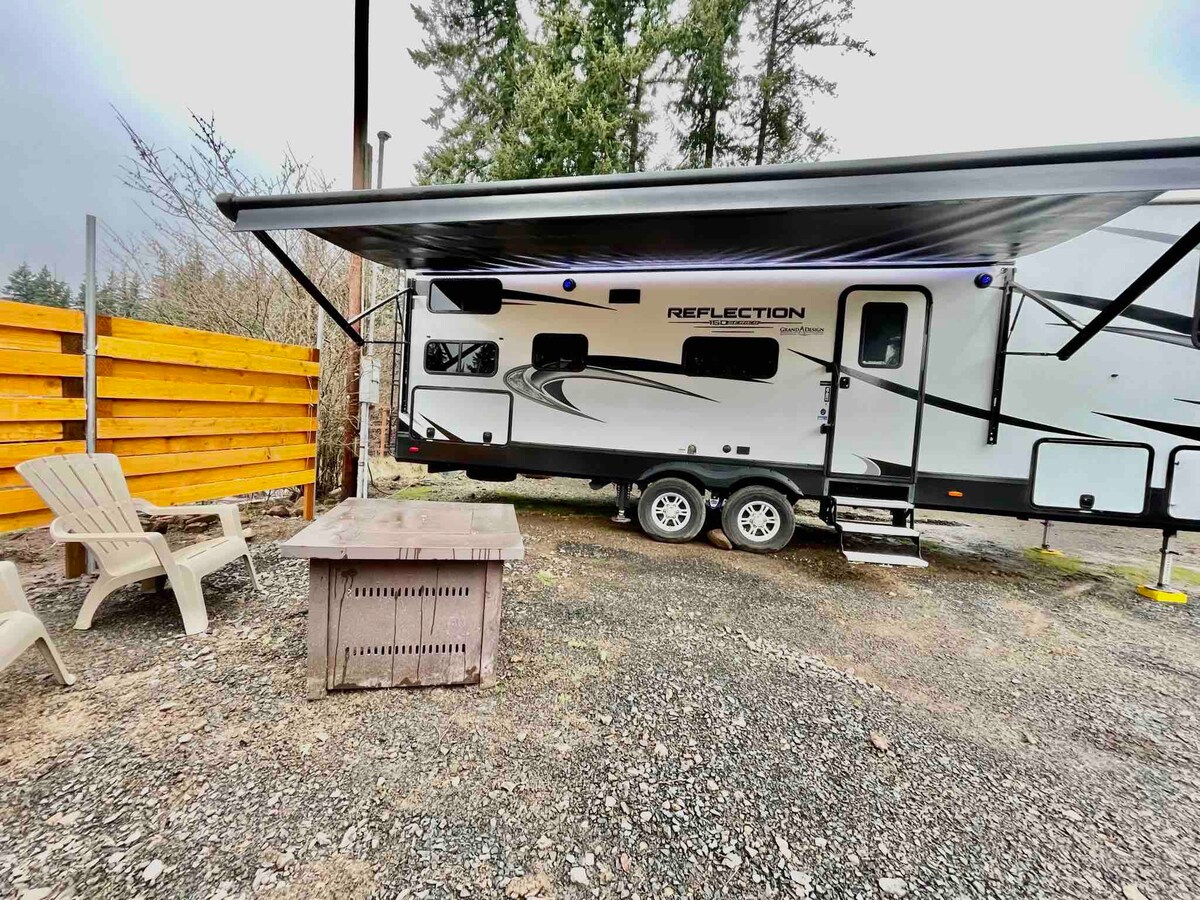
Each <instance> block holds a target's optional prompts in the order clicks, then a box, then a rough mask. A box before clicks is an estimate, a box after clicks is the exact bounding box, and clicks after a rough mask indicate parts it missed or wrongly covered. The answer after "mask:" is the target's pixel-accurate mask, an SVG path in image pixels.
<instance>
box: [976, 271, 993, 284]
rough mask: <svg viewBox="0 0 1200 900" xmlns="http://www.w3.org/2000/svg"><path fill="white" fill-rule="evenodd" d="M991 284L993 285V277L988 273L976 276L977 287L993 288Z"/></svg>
mask: <svg viewBox="0 0 1200 900" xmlns="http://www.w3.org/2000/svg"><path fill="white" fill-rule="evenodd" d="M991 283H992V276H991V275H989V274H988V273H987V272H980V273H979V274H978V275H976V276H975V287H977V288H985V287H989V286H991Z"/></svg>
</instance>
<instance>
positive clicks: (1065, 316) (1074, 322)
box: [1012, 281, 1083, 356]
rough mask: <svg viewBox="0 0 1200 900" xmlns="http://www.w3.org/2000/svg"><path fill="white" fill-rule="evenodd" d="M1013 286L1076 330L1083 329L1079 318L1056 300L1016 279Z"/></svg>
mask: <svg viewBox="0 0 1200 900" xmlns="http://www.w3.org/2000/svg"><path fill="white" fill-rule="evenodd" d="M1012 286H1013V290H1016V291H1020V292H1021V293H1022V295H1024V296H1026V297H1028V298H1029V299H1030V300H1032V301H1033V302H1034V303H1036V304H1037V305H1038V306H1041V307H1042V308H1044V309H1045V310H1046V311H1047V312H1049V313H1050V314H1051V315H1052V316H1054V317H1056V318H1057V319H1059V320H1060V321H1062V322H1063V323H1065V324H1067V325H1070V326H1071V327H1072V328H1074V329H1075V330H1076V331H1082V330H1083V323H1082V322H1080V321H1079V320H1078V319H1076V318H1075V317H1074V316H1072V315H1070V314H1069V313H1066V312H1064V311H1063V310H1061V309H1059V308H1058V306H1057V305H1056V304H1055V303H1054V302H1052V301H1050V300H1047V299H1046V298H1045V297H1043V296H1042V295H1041V294H1039V293H1038V292H1037V291H1032V290H1030V289H1029V288H1027V287H1022V286H1021V285H1019V284H1017V283H1016V282H1015V281H1014V282H1013V283H1012ZM1050 355H1051V356H1053V355H1054V354H1050Z"/></svg>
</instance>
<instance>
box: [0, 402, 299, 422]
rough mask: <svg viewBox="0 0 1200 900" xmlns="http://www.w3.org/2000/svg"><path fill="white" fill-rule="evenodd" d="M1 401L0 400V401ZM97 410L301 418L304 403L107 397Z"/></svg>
mask: <svg viewBox="0 0 1200 900" xmlns="http://www.w3.org/2000/svg"><path fill="white" fill-rule="evenodd" d="M0 402H2V401H0ZM105 405H106V407H107V408H106V409H102V410H101V412H102V413H103V414H104V415H106V416H110V417H112V418H115V419H158V418H163V419H172V418H180V419H191V418H201V419H203V418H235V419H236V418H259V419H265V418H270V419H303V418H307V417H308V416H311V415H312V414H313V407H312V406H311V405H308V404H283V403H218V402H204V401H199V400H108V401H106V402H105Z"/></svg>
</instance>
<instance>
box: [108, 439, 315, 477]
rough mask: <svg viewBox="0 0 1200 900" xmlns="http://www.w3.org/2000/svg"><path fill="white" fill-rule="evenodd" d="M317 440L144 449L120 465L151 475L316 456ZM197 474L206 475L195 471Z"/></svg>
mask: <svg viewBox="0 0 1200 900" xmlns="http://www.w3.org/2000/svg"><path fill="white" fill-rule="evenodd" d="M316 455H317V445H316V444H290V445H284V446H274V447H244V448H241V449H236V450H208V451H203V452H193V453H187V452H184V453H146V454H143V455H141V456H123V457H122V458H121V469H122V470H123V471H124V472H125V474H126V475H127V476H130V477H132V476H134V475H150V474H154V473H157V472H196V470H198V469H216V468H221V467H224V466H246V465H253V464H254V463H264V462H278V461H280V460H285V459H308V460H311V459H315V458H316ZM196 474H197V475H198V476H202V477H207V475H204V473H201V472H197V473H196Z"/></svg>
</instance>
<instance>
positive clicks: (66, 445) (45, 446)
mask: <svg viewBox="0 0 1200 900" xmlns="http://www.w3.org/2000/svg"><path fill="white" fill-rule="evenodd" d="M86 450H87V444H86V443H84V442H83V441H30V442H27V443H19V444H0V468H8V467H10V466H15V465H16V464H17V463H23V462H25V460H27V459H38V458H39V457H42V456H58V455H59V454H61V453H84V452H86Z"/></svg>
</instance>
